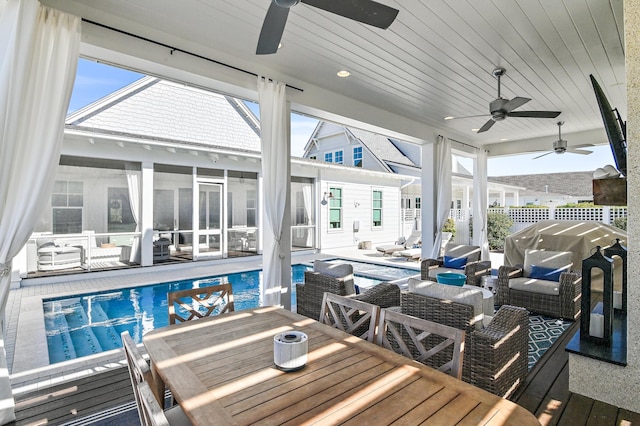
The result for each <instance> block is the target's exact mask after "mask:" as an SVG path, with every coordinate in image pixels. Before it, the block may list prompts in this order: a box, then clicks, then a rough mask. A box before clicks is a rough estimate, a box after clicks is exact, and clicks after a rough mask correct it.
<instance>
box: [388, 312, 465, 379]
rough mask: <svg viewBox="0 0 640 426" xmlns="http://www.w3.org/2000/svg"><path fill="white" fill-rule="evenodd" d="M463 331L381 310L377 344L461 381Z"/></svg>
mask: <svg viewBox="0 0 640 426" xmlns="http://www.w3.org/2000/svg"><path fill="white" fill-rule="evenodd" d="M464 339H465V332H464V330H459V329H457V328H454V327H449V326H447V325H443V324H438V323H437V322H433V321H427V320H425V319H422V318H417V317H413V316H410V315H405V314H402V313H400V312H397V311H395V310H393V309H382V310H381V312H380V323H379V325H378V336H377V341H376V343H377V344H378V345H380V346H383V347H385V348H387V349H391V350H393V351H394V352H397V353H399V354H402V355H404V356H406V357H409V358H411V359H413V360H416V361H418V362H421V363H423V364H426V365H428V366H430V367H433V368H436V369H438V370H440V371H442V372H445V373H448V374H450V375H451V376H453V377H455V378H458V379H461V378H462V361H463V358H464Z"/></svg>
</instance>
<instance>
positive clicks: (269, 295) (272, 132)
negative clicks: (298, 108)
mask: <svg viewBox="0 0 640 426" xmlns="http://www.w3.org/2000/svg"><path fill="white" fill-rule="evenodd" d="M285 91H286V86H285V84H284V83H279V82H277V81H272V80H269V79H267V78H264V77H261V76H259V77H258V99H259V102H260V135H261V138H262V179H263V192H264V197H263V200H264V209H263V211H264V216H265V219H266V220H265V221H264V222H263V224H264V230H263V235H264V249H263V254H262V265H263V266H262V289H261V292H260V293H261V297H262V305H263V306H270V305H280V304H281V300H280V296H281V286H282V282H281V281H282V272H283V270H282V259H283V258H284V255H283V253H282V251H283V250H285V249H290V247H289V244H290V242H289V241H282V227H283V218H284V214H285V209H286V202H287V193H288V191H289V187H290V183H289V178H290V176H289V173H288V170H289V161H290V159H289V152H290V149H289V145H288V137H287V134H286V132H287V130H288V129H287V116H286V112H287V104H286V93H285ZM288 296H290V293H289V294H288Z"/></svg>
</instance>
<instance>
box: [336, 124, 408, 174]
mask: <svg viewBox="0 0 640 426" xmlns="http://www.w3.org/2000/svg"><path fill="white" fill-rule="evenodd" d="M345 130H346V131H347V132H349V133H351V135H353V137H354V138H356V139H358V140H359V141H360V143H362V145H364V146H365V147H366V148H367V149H368V150H369V152H371V154H373V155H374V156H375V157H377V158H378V160H380V161H381V162H382V163H383V164H384V165H385V167H386V168H387V169H388V170H389V171H392V167H391V166H392V165H401V166H407V167H417V168H420V166H419V165H416V164H415V163H414V162H413V161H411V160H410V159H409V158H408V157H407V156H405V155H404V154H403V153H402V152H401V151H400V150H399V149H398V148H397V147H396V146H395V145H394V144H393V143H392V142H391V140H389V138H387V137H385V136H382V135H379V134H376V133H371V132H367V131H366V130H360V129H356V128H353V127H345Z"/></svg>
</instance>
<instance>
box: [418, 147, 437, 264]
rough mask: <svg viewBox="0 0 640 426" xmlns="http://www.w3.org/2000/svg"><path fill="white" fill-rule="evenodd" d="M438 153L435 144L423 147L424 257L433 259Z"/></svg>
mask: <svg viewBox="0 0 640 426" xmlns="http://www.w3.org/2000/svg"><path fill="white" fill-rule="evenodd" d="M435 157H436V151H435V144H433V143H428V144H425V145H422V175H421V192H420V196H421V198H422V206H421V209H420V210H421V214H420V216H421V223H422V257H423V258H428V257H431V253H432V249H433V242H434V235H435V233H436V220H437V218H436V208H437V204H436V176H435V170H436V158H435Z"/></svg>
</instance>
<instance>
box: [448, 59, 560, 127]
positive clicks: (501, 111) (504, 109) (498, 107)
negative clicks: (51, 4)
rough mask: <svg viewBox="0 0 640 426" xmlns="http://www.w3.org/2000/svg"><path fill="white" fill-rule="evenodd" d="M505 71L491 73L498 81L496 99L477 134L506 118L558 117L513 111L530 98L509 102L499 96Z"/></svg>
mask: <svg viewBox="0 0 640 426" xmlns="http://www.w3.org/2000/svg"><path fill="white" fill-rule="evenodd" d="M506 72H507V71H506V70H505V69H504V68H496V69H494V70H493V72H492V73H491V74H492V75H493V76H494V77H495V78H496V79H497V80H498V97H497V98H496V99H495V100H493V101H491V103H490V104H489V112H490V113H491V118H490V119H489V121H487V122H486V123H484V125H483V126H482V127H481V128H480V129H479V130H478V131H477V133H482V132H486V131H487V130H489V129H490V128H491V127H492V126H493V125H494V124H496V121H502V120H504V119H505V118H507V117H520V118H556V117H557V116H559V115H560V111H513V110H514V109H516V108H518V107H521V106H522V105H524V104H526V103H527V102H529V101H530V100H531V99H530V98H522V97H519V96H518V97H515V98H513V99H511V100H509V99H505V98H503V97H502V96H501V95H500V88H501V87H500V77H502V76H503V75H505V73H506ZM484 116H485V115H484V114H483V115H472V116H470V117H447V118H446V119H452V118H471V117H484Z"/></svg>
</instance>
